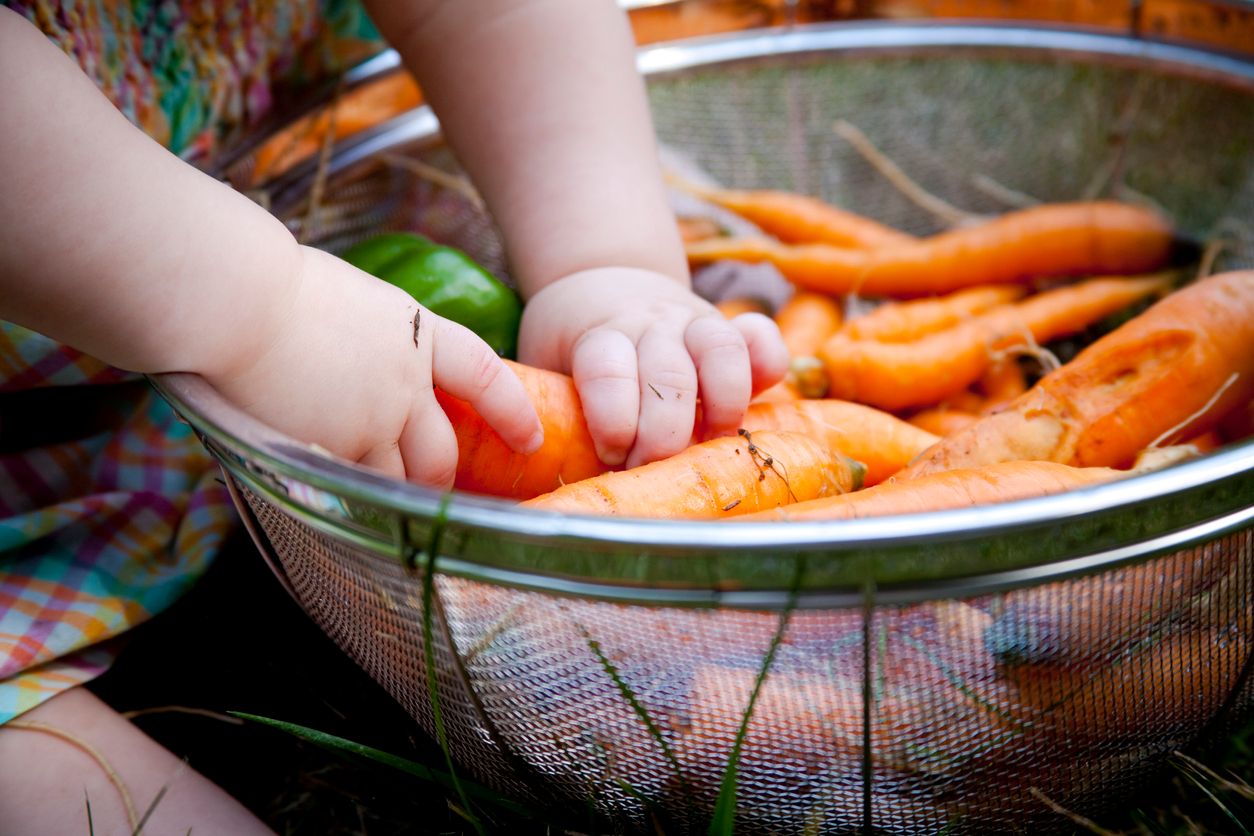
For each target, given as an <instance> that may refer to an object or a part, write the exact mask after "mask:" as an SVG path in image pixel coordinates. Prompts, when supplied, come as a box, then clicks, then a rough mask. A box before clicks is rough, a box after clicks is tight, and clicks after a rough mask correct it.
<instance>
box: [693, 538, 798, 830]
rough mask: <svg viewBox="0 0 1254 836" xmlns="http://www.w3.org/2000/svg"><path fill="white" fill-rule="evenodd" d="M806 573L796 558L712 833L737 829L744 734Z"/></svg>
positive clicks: (738, 733)
mask: <svg viewBox="0 0 1254 836" xmlns="http://www.w3.org/2000/svg"><path fill="white" fill-rule="evenodd" d="M804 573H805V561H804V560H803V559H801V558H798V559H797V574H796V576H795V577H794V578H793V583H792V589H791V590H790V591H789V597H788V603H787V604H786V605H785V607H784V611H783V612H782V613H780V616H779V626H778V627H776V628H775V635H773V636H772V637H771V644H770V646H769V647H768V648H767V650H766V656H765V657H763V659H762V667H761V669H760V670H759V671H758V675H757V678H756V679H755V680H754V682H753V691H752V692H751V693H750V694H749V704H748V705H747V706H745V713H744V716H743V717H741V718H740V728H739V729H737V730H736V739H735V741H734V742H733V743H732V750H731V753H730V754H729V755H728V756H727V768H726V769H725V770H724V771H723V780H722V782H721V784H720V785H719V790H718V798H717V799H716V800H715V802H714V815H713V817H712V818H711V819H710V828H709V830H708V834H709V836H732V834H733V833H735V832H736V784H737V781H738V772H739V767H740V750H741V749H742V747H743V746H744V742H745V736H746V735H747V734H748V733H749V721H750V720H751V719H752V718H753V708H754V706H755V705H756V704H757V701H758V694H760V693H761V692H762V685H763V683H765V682H766V677H767V675H768V674H769V673H770V672H771V665H772V664H774V662H775V654H776V653H777V652H779V646H780V645H781V644H783V641H784V633H785V632H787V630H788V623H789V621H791V620H792V611H793V609H794V608H795V607H796V605H797V590H798V588H799V587H800V586H801V578H802V576H803V575H804Z"/></svg>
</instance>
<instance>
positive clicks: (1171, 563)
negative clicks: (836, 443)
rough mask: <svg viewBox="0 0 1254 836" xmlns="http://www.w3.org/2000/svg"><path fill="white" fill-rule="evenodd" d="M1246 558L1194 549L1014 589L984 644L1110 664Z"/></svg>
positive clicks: (1014, 654)
mask: <svg viewBox="0 0 1254 836" xmlns="http://www.w3.org/2000/svg"><path fill="white" fill-rule="evenodd" d="M903 484H909V483H903ZM1239 563H1240V558H1239V555H1238V552H1237V550H1235V549H1229V550H1223V549H1189V550H1186V551H1181V552H1175V553H1174V554H1170V555H1167V556H1166V557H1160V558H1156V559H1154V560H1151V561H1149V562H1147V563H1142V564H1139V565H1136V566H1130V567H1128V568H1125V569H1119V570H1116V571H1114V572H1104V573H1102V574H1100V575H1090V576H1088V577H1083V578H1073V579H1071V580H1067V581H1064V582H1062V583H1054V584H1046V585H1044V586H1034V587H1029V588H1026V589H1018V590H1014V591H1011V592H1008V593H1006V594H1005V595H1004V596H1003V598H1002V600H1001V607H1000V613H999V614H998V616H997V618H996V619H994V620H993V622H992V624H991V625H990V626H989V628H988V630H987V631H986V632H985V634H984V645H985V646H986V647H987V648H988V651H989V653H991V654H993V657H994V658H995V659H996V660H997V661H998V662H999V663H1001V664H1006V665H1018V664H1041V663H1060V662H1066V663H1078V662H1099V663H1100V662H1109V661H1111V660H1113V659H1116V658H1118V656H1119V655H1121V654H1122V653H1124V652H1125V651H1126V650H1127V649H1128V648H1130V647H1135V646H1136V645H1139V644H1141V643H1143V642H1145V641H1146V640H1147V639H1151V638H1153V636H1154V634H1155V633H1156V632H1157V631H1158V630H1160V629H1162V626H1163V625H1165V624H1169V623H1174V622H1177V621H1179V620H1180V618H1181V617H1182V616H1183V615H1186V614H1188V613H1189V612H1190V611H1191V610H1192V609H1194V604H1195V603H1196V600H1197V598H1198V596H1199V595H1201V594H1202V593H1203V592H1204V591H1205V590H1207V589H1210V588H1212V587H1213V586H1214V585H1215V584H1216V583H1218V582H1219V580H1220V579H1222V578H1223V577H1224V576H1225V575H1226V574H1227V573H1228V572H1229V571H1230V570H1232V569H1233V568H1234V567H1235V566H1237V565H1239ZM1229 612H1231V610H1229Z"/></svg>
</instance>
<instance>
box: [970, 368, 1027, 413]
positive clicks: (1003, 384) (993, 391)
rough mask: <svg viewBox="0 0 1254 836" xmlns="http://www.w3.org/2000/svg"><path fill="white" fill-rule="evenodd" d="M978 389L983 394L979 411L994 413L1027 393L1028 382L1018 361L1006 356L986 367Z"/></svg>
mask: <svg viewBox="0 0 1254 836" xmlns="http://www.w3.org/2000/svg"><path fill="white" fill-rule="evenodd" d="M979 388H980V391H981V392H983V393H984V403H983V404H982V405H981V411H982V412H994V411H996V410H998V409H1001V408H1002V407H1003V406H1005V405H1006V404H1008V403H1010V402H1011V401H1013V400H1014V399H1015V398H1017V397H1019V396H1020V395H1022V394H1023V393H1024V392H1026V391H1028V381H1027V379H1026V378H1025V377H1024V376H1023V368H1022V367H1021V366H1020V365H1019V361H1018V359H1017V358H1015V357H1010V356H1007V357H1002V358H1000V359H999V360H996V361H994V362H993V364H992V365H991V366H989V367H988V371H986V372H984V375H983V376H982V377H981V378H980V382H979Z"/></svg>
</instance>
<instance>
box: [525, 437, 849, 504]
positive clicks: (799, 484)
mask: <svg viewBox="0 0 1254 836" xmlns="http://www.w3.org/2000/svg"><path fill="white" fill-rule="evenodd" d="M862 472H863V468H862V465H860V464H858V463H857V462H855V461H853V460H851V459H849V458H848V457H846V456H844V455H841V454H840V453H838V452H835V451H832V450H829V449H827V448H826V447H825V446H824V445H823V444H821V443H819V442H818V441H815V440H814V439H811V438H808V437H806V436H804V435H801V434H799V433H787V432H780V433H772V432H762V433H754V434H753V435H752V436H751V435H750V434H749V433H748V432H746V431H744V430H742V431H741V434H740V435H738V436H732V437H728V438H716V439H714V440H712V441H706V442H703V443H701V444H696V445H693V446H692V447H689V448H688V449H687V450H684V451H682V452H680V453H677V454H676V455H674V456H671V457H670V458H669V459H663V460H662V461H657V462H653V463H651V464H646V465H642V466H640V467H635V468H632V469H631V470H625V471H619V472H612V473H605V474H602V475H600V476H595V477H593V478H591V479H585V480H584V481H582V482H575V483H573V484H568V485H564V486H562V487H560V488H558V489H557V490H555V491H552V492H551V493H548V494H545V495H543V496H538V497H536V498H535V499H530V500H527V501H526V502H524V503H523V505H526V506H528V507H530V508H540V509H543V510H547V511H560V512H563V513H568V514H609V515H612V516H624V517H651V518H655V519H706V518H708V519H717V518H721V517H729V516H736V515H739V514H746V513H751V512H753V511H760V510H763V509H766V508H774V507H776V506H779V505H784V504H787V503H789V502H800V501H803V500H806V499H813V498H815V497H819V496H827V495H828V494H835V493H844V492H846V491H850V490H854V489H856V488H857V487H858V485H859V484H860V482H861V479H862Z"/></svg>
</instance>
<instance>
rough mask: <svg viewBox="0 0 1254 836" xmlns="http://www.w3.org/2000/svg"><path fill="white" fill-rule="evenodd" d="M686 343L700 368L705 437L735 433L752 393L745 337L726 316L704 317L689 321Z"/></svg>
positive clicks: (685, 333) (698, 374)
mask: <svg viewBox="0 0 1254 836" xmlns="http://www.w3.org/2000/svg"><path fill="white" fill-rule="evenodd" d="M684 345H685V346H687V348H688V354H689V355H690V356H691V357H692V362H693V363H694V364H695V365H696V367H697V380H698V382H699V385H700V390H701V414H702V420H703V421H704V424H705V427H704V430H705V432H704V434H703V435H704V437H709V438H714V437H717V436H720V435H728V434H731V433H733V432H735V431H736V428H737V427H738V426H739V425H740V420H741V419H742V418H743V417H744V414H745V409H746V408H747V407H748V406H749V398H750V396H751V395H752V392H751V391H750V390H751V388H752V378H751V373H750V368H749V349H748V347H747V346H746V344H745V338H744V337H743V336H742V335H741V332H740V330H739V329H737V328H735V327H734V326H732V325H731V323H729V322H728V321H726V320H724V319H723V318H721V317H717V316H703V317H699V318H697V319H694V320H693V321H692V322H690V323H689V324H688V329H687V330H686V331H685V332H684Z"/></svg>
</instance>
